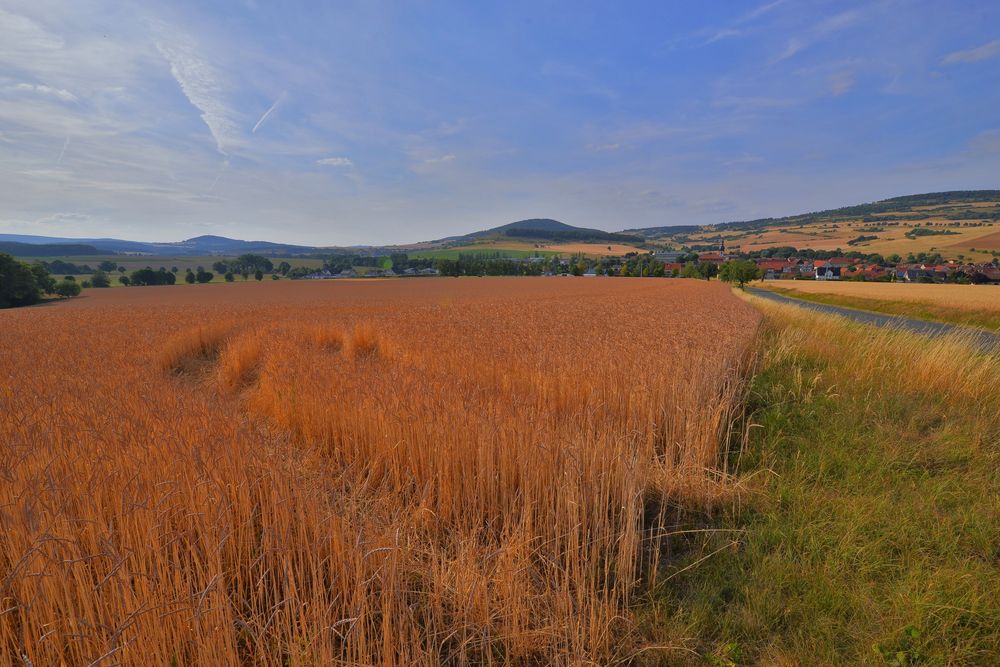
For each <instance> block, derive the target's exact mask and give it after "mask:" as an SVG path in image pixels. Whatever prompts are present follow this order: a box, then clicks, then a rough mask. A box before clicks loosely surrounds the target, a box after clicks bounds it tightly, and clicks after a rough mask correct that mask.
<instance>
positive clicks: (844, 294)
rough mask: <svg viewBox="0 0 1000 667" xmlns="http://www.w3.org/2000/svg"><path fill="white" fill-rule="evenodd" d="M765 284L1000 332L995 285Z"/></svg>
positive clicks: (877, 309) (865, 307)
mask: <svg viewBox="0 0 1000 667" xmlns="http://www.w3.org/2000/svg"><path fill="white" fill-rule="evenodd" d="M763 287H766V288H768V289H771V290H774V291H776V292H781V293H784V294H787V295H789V296H795V297H799V298H802V299H806V300H809V301H815V302H817V303H827V304H831V305H835V306H847V307H848V308H861V309H863V310H872V311H875V312H880V313H888V314H890V315H903V316H905V317H912V318H915V319H921V320H932V321H938V322H949V323H952V324H962V325H965V326H974V327H981V328H984V329H988V330H991V331H1000V288H998V287H997V286H995V285H942V284H920V283H917V284H911V283H881V282H854V281H833V280H821V281H812V280H783V281H767V282H765V283H763Z"/></svg>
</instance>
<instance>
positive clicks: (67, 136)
mask: <svg viewBox="0 0 1000 667" xmlns="http://www.w3.org/2000/svg"><path fill="white" fill-rule="evenodd" d="M67 148H69V135H68V134H67V135H66V141H64V142H63V146H62V150H61V151H59V157H58V158H56V164H62V161H63V156H65V155H66V149H67Z"/></svg>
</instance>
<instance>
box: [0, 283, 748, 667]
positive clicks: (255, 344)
mask: <svg viewBox="0 0 1000 667" xmlns="http://www.w3.org/2000/svg"><path fill="white" fill-rule="evenodd" d="M759 321H760V317H759V315H758V313H757V312H756V311H755V310H754V309H753V308H752V307H751V306H750V305H749V304H747V303H744V302H742V301H740V300H738V299H736V298H735V297H734V296H733V295H732V294H731V293H730V291H729V290H728V289H727V288H725V287H723V286H722V285H719V284H717V283H705V282H701V281H671V282H665V281H655V280H645V279H627V280H626V279H622V280H613V281H612V280H607V281H588V280H545V279H469V280H444V279H441V280H429V281H371V282H368V283H365V282H324V283H316V282H306V281H303V282H290V281H278V282H274V283H269V282H265V283H263V284H254V285H243V284H239V283H237V284H232V285H206V286H199V287H193V288H191V289H185V290H178V289H174V288H169V287H149V288H144V289H127V290H91V291H88V292H86V293H85V295H84V296H83V297H80V298H77V299H73V300H71V301H67V302H61V303H55V304H47V305H45V306H41V307H34V308H23V309H16V310H11V311H4V312H2V313H0V326H2V329H3V333H4V335H3V337H2V339H0V375H2V376H3V377H4V378H5V379H6V381H5V382H4V383H2V384H0V442H2V443H3V446H2V449H0V475H2V477H3V483H2V484H0V507H2V513H0V521H2V526H0V527H2V531H0V534H2V536H3V537H2V538H0V573H2V577H3V578H2V579H0V655H3V656H7V657H8V658H10V659H12V660H21V661H22V662H23V663H24V664H31V665H50V664H52V665H58V664H67V665H76V664H82V665H88V664H92V665H98V664H105V665H106V664H119V665H148V664H162V665H196V664H204V665H236V664H245V665H249V664H254V665H314V664H344V665H347V664H351V665H355V664H384V665H411V664H442V663H444V664H538V665H540V664H585V663H586V664H595V663H596V664H613V663H627V662H639V661H645V660H649V661H659V660H668V661H669V660H670V659H671V656H673V655H674V654H673V653H671V651H673V650H674V647H672V646H659V645H657V644H656V643H654V642H652V641H651V639H650V634H649V633H648V632H646V631H645V630H644V629H643V616H642V612H641V610H642V609H644V608H646V606H647V604H648V599H649V598H648V594H649V592H650V591H653V590H656V589H657V587H658V586H662V585H663V582H662V578H661V573H662V572H663V571H664V569H665V568H667V567H668V565H669V563H670V562H671V560H670V559H671V556H670V554H671V553H672V551H671V550H672V549H673V548H674V546H675V541H676V540H679V539H683V535H682V534H683V533H684V532H685V530H684V529H683V527H684V526H687V525H689V523H690V522H689V520H688V519H687V518H686V517H688V516H689V515H692V514H693V515H695V516H702V517H704V516H709V515H711V514H712V513H713V512H716V511H718V510H719V509H720V508H726V507H731V506H732V503H733V498H734V497H735V495H737V491H738V487H739V485H738V484H737V483H736V481H735V480H734V478H733V477H732V475H731V474H730V472H729V471H731V470H732V469H733V464H734V461H733V460H731V459H730V454H731V452H732V451H733V450H731V447H730V443H732V442H737V443H738V442H741V441H742V436H743V435H744V433H743V431H742V428H743V427H742V426H741V425H742V424H743V422H742V421H741V420H740V417H741V409H742V406H743V404H744V400H743V399H744V396H745V389H746V379H747V377H748V371H749V369H750V364H751V358H752V355H753V353H754V350H755V347H754V346H755V340H756V338H755V332H756V330H757V327H758V323H759ZM732 455H733V456H735V455H736V454H735V453H733V454H732ZM674 557H676V555H675V556H674Z"/></svg>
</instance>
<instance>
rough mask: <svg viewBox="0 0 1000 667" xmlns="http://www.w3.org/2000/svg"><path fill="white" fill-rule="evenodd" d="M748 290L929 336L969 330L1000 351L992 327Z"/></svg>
mask: <svg viewBox="0 0 1000 667" xmlns="http://www.w3.org/2000/svg"><path fill="white" fill-rule="evenodd" d="M747 291H748V292H750V293H751V294H753V295H754V296H759V297H762V298H764V299H770V300H771V301H777V302H778V303H790V304H794V305H796V306H801V307H802V308H809V309H810V310H816V311H819V312H821V313H827V314H830V315H840V316H842V317H848V318H850V319H852V320H856V321H858V322H864V323H866V324H872V325H875V326H878V327H897V328H901V329H906V330H908V331H913V332H915V333H919V334H923V335H925V336H945V335H947V334H951V333H965V334H968V335H970V336H972V339H973V342H974V343H975V344H976V345H978V346H979V347H980V348H982V349H983V350H984V351H986V352H1000V335H997V334H992V333H990V332H988V331H983V330H982V329H973V328H972V327H963V326H960V325H956V324H944V323H942V322H928V321H926V320H913V319H910V318H908V317H900V316H898V315H882V314H880V313H873V312H870V311H867V310H857V309H855V308H844V307H843V306H829V305H827V304H825V303H814V302H812V301H805V300H804V299H796V298H794V297H789V296H785V295H784V294H778V293H777V292H771V291H770V290H765V289H760V288H757V287H747Z"/></svg>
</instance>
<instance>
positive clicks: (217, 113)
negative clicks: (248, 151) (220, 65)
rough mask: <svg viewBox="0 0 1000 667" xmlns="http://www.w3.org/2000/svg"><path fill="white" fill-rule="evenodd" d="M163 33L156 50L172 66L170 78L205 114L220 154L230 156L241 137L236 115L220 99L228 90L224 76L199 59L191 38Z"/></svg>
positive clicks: (162, 30) (175, 32)
mask: <svg viewBox="0 0 1000 667" xmlns="http://www.w3.org/2000/svg"><path fill="white" fill-rule="evenodd" d="M159 32H162V33H166V36H165V37H164V38H163V39H161V40H159V41H157V42H156V48H157V49H158V50H159V52H160V54H161V55H162V56H163V57H164V59H166V61H167V62H168V63H169V64H170V74H171V75H173V77H174V80H175V81H177V85H179V86H180V88H181V92H183V93H184V96H185V97H187V98H188V101H189V102H190V103H191V105H192V106H194V107H195V108H196V109H198V111H200V112H201V119H202V120H203V121H205V125H206V126H207V127H208V131H209V132H210V133H211V134H212V138H213V139H215V146H216V148H217V149H218V151H219V153H221V154H222V155H229V152H228V151H229V148H230V145H231V144H232V143H234V141H235V139H236V138H237V137H238V135H239V130H238V128H237V125H236V122H235V121H234V120H233V113H232V112H231V111H230V109H229V107H228V106H227V105H226V104H225V103H224V102H223V100H222V99H220V90H222V89H223V88H224V85H223V82H222V77H221V75H220V74H219V73H218V71H217V70H216V69H215V68H214V67H213V66H212V65H211V64H210V63H209V62H207V61H206V60H204V59H203V58H201V57H200V56H199V54H198V48H197V45H196V44H195V43H194V40H192V39H191V38H190V37H188V36H187V35H184V34H182V33H180V32H178V31H176V30H172V29H170V28H167V27H166V26H164V25H162V24H161V25H160V26H159Z"/></svg>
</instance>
